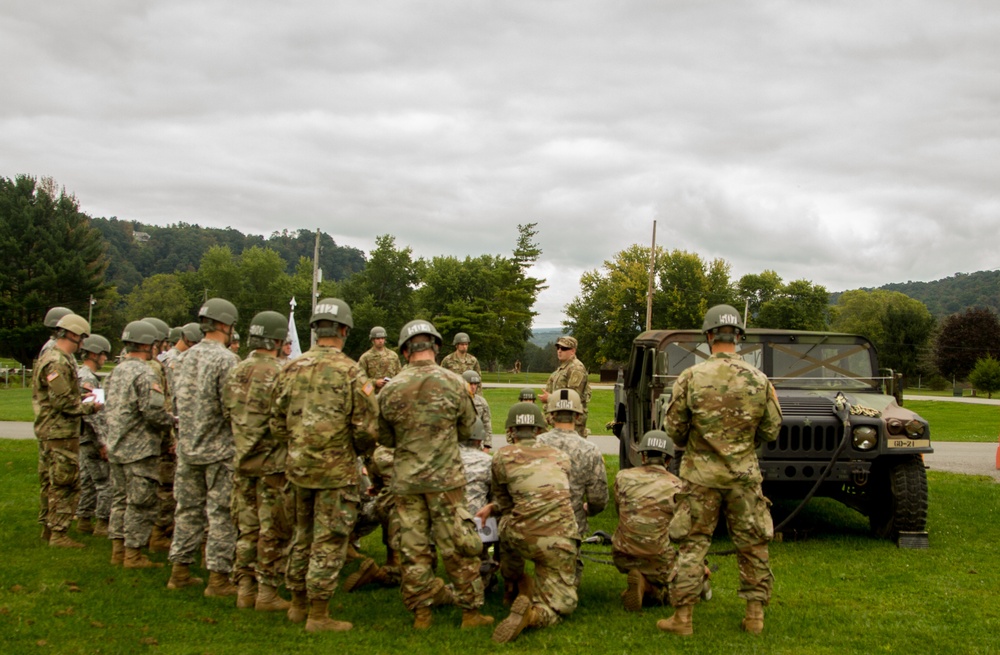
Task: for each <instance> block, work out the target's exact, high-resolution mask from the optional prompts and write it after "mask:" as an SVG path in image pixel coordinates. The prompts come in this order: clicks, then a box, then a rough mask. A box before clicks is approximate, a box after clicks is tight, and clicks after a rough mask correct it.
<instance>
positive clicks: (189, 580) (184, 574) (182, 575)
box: [167, 564, 202, 589]
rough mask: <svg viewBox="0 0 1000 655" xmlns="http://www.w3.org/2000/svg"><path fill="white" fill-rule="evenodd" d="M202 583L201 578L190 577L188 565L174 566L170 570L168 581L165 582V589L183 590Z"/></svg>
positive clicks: (189, 566)
mask: <svg viewBox="0 0 1000 655" xmlns="http://www.w3.org/2000/svg"><path fill="white" fill-rule="evenodd" d="M201 583H202V579H201V578H196V577H194V576H193V575H191V565H190V564H174V565H173V567H172V568H171V569H170V579H169V580H167V589H183V588H184V587H190V586H193V585H198V584H201Z"/></svg>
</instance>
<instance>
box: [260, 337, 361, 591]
mask: <svg viewBox="0 0 1000 655" xmlns="http://www.w3.org/2000/svg"><path fill="white" fill-rule="evenodd" d="M374 392H375V385H374V384H373V383H371V382H370V381H369V380H368V378H366V377H365V374H364V373H363V372H361V369H359V368H358V365H357V364H356V363H355V362H354V360H352V359H351V358H350V357H348V356H347V355H345V354H344V353H342V352H341V351H340V349H338V348H333V347H330V346H319V345H317V346H314V347H313V348H312V349H310V350H309V351H307V352H305V353H303V355H302V356H301V357H299V358H297V359H295V360H293V361H291V362H289V363H288V364H286V365H285V368H284V369H283V370H282V372H281V375H280V376H279V377H278V381H277V383H276V384H275V389H274V396H273V402H272V406H271V431H272V432H273V434H274V436H275V437H276V438H277V439H279V440H282V441H286V442H287V444H288V455H287V460H286V462H287V463H286V468H285V470H286V474H287V475H288V479H289V481H290V482H291V483H292V492H293V494H294V497H295V536H294V537H293V544H292V550H291V552H290V553H289V556H288V568H287V572H286V575H285V583H286V585H287V586H288V588H289V589H290V590H292V591H293V592H299V593H301V592H302V591H306V592H308V595H309V598H310V599H312V600H324V599H328V598H330V596H332V595H333V592H334V589H336V587H337V577H338V576H339V574H340V570H341V569H342V568H343V566H344V561H345V559H346V557H347V546H348V543H349V539H350V535H351V530H352V528H353V527H354V524H355V522H356V521H357V519H358V503H359V501H360V498H359V497H358V481H359V477H358V466H357V458H358V453H359V452H360V453H364V454H368V453H369V452H370V451H371V449H372V448H373V447H374V445H375V432H376V430H377V414H378V412H377V408H376V405H375V396H374Z"/></svg>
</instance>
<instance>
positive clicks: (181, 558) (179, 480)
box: [170, 339, 239, 575]
mask: <svg viewBox="0 0 1000 655" xmlns="http://www.w3.org/2000/svg"><path fill="white" fill-rule="evenodd" d="M238 363H239V358H238V357H237V356H236V355H235V354H233V353H232V352H231V351H230V350H229V349H228V348H226V347H225V346H224V345H223V344H221V343H219V342H217V341H212V340H211V339H205V340H203V341H201V342H199V343H197V344H195V345H194V346H192V347H191V348H190V349H189V350H187V351H185V356H184V359H183V360H182V361H181V364H180V367H179V368H177V369H176V380H175V382H176V383H177V388H176V389H175V390H174V393H175V396H176V398H177V411H178V426H177V428H178V429H177V472H176V474H175V476H174V496H175V497H176V499H177V510H176V511H175V512H174V537H173V541H172V543H171V544H170V561H171V562H172V563H174V564H185V565H190V564H192V563H193V562H194V556H195V553H196V552H197V551H198V546H199V545H200V544H201V542H202V538H203V536H204V532H205V522H206V519H207V521H208V541H207V543H206V549H205V554H206V559H207V567H206V568H208V570H209V571H212V572H214V573H223V574H227V575H228V574H229V572H230V571H231V570H232V567H233V554H234V551H235V549H236V527H235V525H234V524H233V519H232V516H231V515H230V503H231V501H232V494H233V457H234V455H235V453H236V448H235V444H234V442H233V431H232V427H231V426H230V424H229V420H228V417H227V416H226V415H225V408H224V406H223V404H222V392H223V387H224V386H225V382H226V378H227V377H228V376H229V372H230V371H232V370H233V369H234V368H235V367H236V365H237V364H238Z"/></svg>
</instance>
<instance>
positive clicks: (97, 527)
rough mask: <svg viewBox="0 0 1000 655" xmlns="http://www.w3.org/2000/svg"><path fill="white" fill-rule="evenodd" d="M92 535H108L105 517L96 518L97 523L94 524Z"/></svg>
mask: <svg viewBox="0 0 1000 655" xmlns="http://www.w3.org/2000/svg"><path fill="white" fill-rule="evenodd" d="M94 536H95V537H107V536H108V520H107V519H97V523H95V524H94Z"/></svg>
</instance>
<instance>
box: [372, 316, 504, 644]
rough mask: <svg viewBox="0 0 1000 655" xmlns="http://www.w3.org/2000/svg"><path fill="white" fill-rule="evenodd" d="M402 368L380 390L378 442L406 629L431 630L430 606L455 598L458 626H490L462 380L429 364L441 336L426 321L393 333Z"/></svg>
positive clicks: (470, 415)
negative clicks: (391, 502)
mask: <svg viewBox="0 0 1000 655" xmlns="http://www.w3.org/2000/svg"><path fill="white" fill-rule="evenodd" d="M399 344H400V349H401V351H402V353H403V356H404V357H405V358H406V361H407V363H408V365H407V366H406V368H404V369H403V370H402V371H401V372H400V373H399V375H397V376H396V377H394V378H393V379H392V380H390V381H389V382H388V383H387V384H386V385H385V387H384V388H383V389H382V393H381V394H379V409H380V416H379V443H381V444H382V445H385V446H388V447H390V448H395V461H394V463H393V476H392V492H393V493H394V494H395V495H396V515H397V516H398V518H399V529H400V542H401V543H400V549H401V554H402V561H403V566H402V568H403V583H402V593H403V604H404V605H405V606H406V608H407V609H408V610H410V611H412V612H413V613H414V621H413V627H414V629H417V630H424V629H427V628H429V627H430V625H431V621H432V616H431V607H432V606H434V605H444V604H450V603H451V602H454V603H455V604H456V605H458V606H459V607H461V608H462V627H463V628H474V627H478V626H481V625H490V624H491V623H493V617H491V616H484V615H482V614H481V613H480V612H479V608H480V607H482V604H483V583H482V579H481V578H480V576H479V561H480V560H479V554H480V552H481V550H482V541H481V540H480V539H479V534H478V533H477V531H476V526H475V523H474V522H473V520H472V515H471V514H469V510H468V507H467V506H466V501H465V493H464V487H465V483H466V479H465V473H464V472H463V470H462V457H461V454H460V452H459V449H458V442H459V441H460V440H462V439H468V438H469V436H470V435H471V434H472V427H473V425H474V424H475V422H476V411H475V409H474V408H473V405H472V397H471V396H470V394H469V390H468V386H467V385H466V384H465V381H464V380H463V379H462V378H461V377H460V376H459V375H456V374H455V373H452V372H451V371H448V370H447V369H444V368H442V367H440V366H437V365H436V364H435V363H434V359H435V356H436V354H437V352H438V350H439V349H440V347H441V335H440V334H439V333H438V331H437V330H436V329H435V328H434V326H433V325H431V323H430V322H428V321H421V320H416V321H410V322H409V323H407V324H406V325H404V326H403V329H402V330H401V331H400V335H399ZM431 543H433V544H434V545H435V546H436V548H437V551H438V553H440V555H441V558H442V559H443V561H444V565H445V569H446V570H447V571H448V575H449V577H450V578H451V580H452V582H453V584H454V585H455V592H454V595H453V594H452V593H450V592H449V591H448V589H447V588H446V587H445V584H444V581H443V580H441V579H440V578H437V577H435V575H434V567H435V564H436V557H435V556H434V555H433V553H432V551H431Z"/></svg>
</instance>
